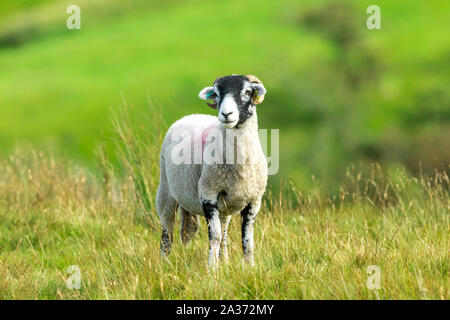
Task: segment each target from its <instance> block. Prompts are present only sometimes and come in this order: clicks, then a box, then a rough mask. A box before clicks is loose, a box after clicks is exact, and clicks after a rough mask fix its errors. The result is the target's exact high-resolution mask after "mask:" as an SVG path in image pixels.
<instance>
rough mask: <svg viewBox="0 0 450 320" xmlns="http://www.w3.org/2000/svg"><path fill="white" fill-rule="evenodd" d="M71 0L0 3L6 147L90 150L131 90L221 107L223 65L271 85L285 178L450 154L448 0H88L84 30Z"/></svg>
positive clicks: (0, 120)
mask: <svg viewBox="0 0 450 320" xmlns="http://www.w3.org/2000/svg"><path fill="white" fill-rule="evenodd" d="M24 3H25V2H24ZM68 3H69V2H68V1H52V2H51V3H47V2H43V4H42V5H38V4H35V6H34V7H30V8H29V10H27V11H22V13H21V12H18V11H17V10H16V11H14V12H13V13H14V14H7V13H4V14H3V17H1V16H0V19H2V20H1V21H3V22H2V23H1V22H0V44H2V45H1V46H0V70H1V72H0V96H1V100H0V104H1V105H0V145H1V146H2V148H1V150H2V152H3V154H7V153H8V152H9V151H10V150H11V148H12V147H13V146H14V144H15V142H17V141H18V142H22V143H23V142H31V143H32V144H33V145H35V146H42V145H46V146H49V145H50V146H53V147H56V149H64V150H68V151H69V152H70V154H71V155H72V156H74V157H77V158H82V159H84V160H88V161H91V160H90V159H92V152H93V150H94V149H95V146H96V145H97V144H98V143H99V141H101V140H103V138H106V140H108V139H109V137H110V136H111V130H110V125H109V108H110V107H111V106H116V107H117V106H120V105H121V101H122V95H123V96H125V97H127V99H129V100H130V101H132V103H133V104H134V105H135V107H136V108H139V109H142V108H143V107H144V106H145V105H146V104H147V100H148V98H149V97H150V98H151V99H152V100H153V101H154V102H156V103H157V104H160V105H162V106H163V113H164V118H165V120H166V122H168V123H170V122H171V121H173V120H175V119H177V118H179V117H181V116H183V115H185V114H189V113H194V112H203V113H213V111H212V110H211V109H208V108H207V107H206V106H205V105H204V104H203V103H202V102H201V101H199V100H198V98H197V93H198V91H199V90H200V89H201V88H202V87H203V86H205V85H208V84H210V83H211V82H212V81H213V80H214V79H215V78H216V77H217V76H218V75H222V74H231V73H254V74H257V75H258V76H259V77H260V78H261V79H263V81H264V83H265V85H266V87H267V88H268V90H269V94H268V95H267V98H266V100H265V103H264V105H262V106H261V107H260V108H259V115H260V125H261V127H263V128H279V129H280V139H281V141H280V150H281V152H280V154H281V160H280V161H281V165H280V168H281V169H280V170H281V171H280V174H279V175H278V176H277V177H278V178H282V177H287V176H289V177H290V178H291V179H294V180H295V181H296V182H297V183H298V184H300V185H302V186H306V185H310V180H309V177H310V174H311V173H314V174H316V175H323V174H324V175H325V176H326V178H327V179H329V180H330V181H337V182H338V181H339V180H340V179H342V177H343V176H342V173H343V172H342V169H341V168H342V167H345V166H346V165H348V164H349V163H351V162H358V161H363V162H364V161H379V162H381V163H386V164H394V165H396V164H403V165H405V166H406V167H407V168H408V169H410V170H412V171H413V172H418V171H419V162H421V163H422V169H423V170H427V171H428V172H432V171H433V169H434V168H435V167H441V165H442V164H444V165H445V164H446V163H448V161H449V160H450V154H449V151H448V150H450V145H449V141H450V129H449V128H450V126H449V119H450V118H449V113H448V112H449V111H448V110H450V109H449V106H450V103H449V101H450V99H449V94H448V90H447V89H446V88H447V87H448V84H449V81H448V80H449V77H448V74H450V72H449V71H450V70H449V69H448V64H446V63H445V61H446V60H448V55H449V52H450V48H449V41H448V40H449V39H448V35H447V34H446V33H445V31H444V30H446V27H445V25H444V24H445V21H446V19H445V17H446V13H447V12H448V11H449V4H448V3H447V2H443V1H431V2H427V3H424V2H420V1H414V2H408V4H407V5H406V4H405V3H404V2H402V1H390V2H389V3H383V5H382V19H383V20H382V23H383V25H382V26H383V29H382V30H375V31H369V30H367V29H366V28H365V19H366V17H367V15H366V13H365V9H366V7H367V5H368V4H369V2H367V3H366V2H364V1H362V2H359V3H358V4H352V3H351V2H346V1H340V2H330V1H322V2H316V1H304V2H302V3H301V4H299V3H298V2H297V1H277V2H274V1H253V0H251V1H249V2H247V3H246V5H245V6H244V5H242V2H240V1H234V0H233V1H226V2H211V1H202V0H196V1H191V2H181V1H170V2H167V3H166V4H165V5H157V2H156V1H140V0H131V1H127V2H123V1H99V2H95V3H92V2H89V1H81V2H80V7H81V8H82V29H81V30H79V31H69V30H67V29H66V28H65V19H66V17H67V14H66V13H65V8H66V6H67V4H68ZM370 4H371V3H370ZM18 5H19V3H18ZM2 6H3V8H6V7H5V6H4V5H3V4H2ZM4 12H6V11H4ZM148 130H150V131H151V130H152V128H150V127H149V128H148ZM355 132H357V133H358V134H355ZM437 137H440V138H439V139H438V138H437ZM109 144H110V143H109ZM308 181H309V182H308Z"/></svg>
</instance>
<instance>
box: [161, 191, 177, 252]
mask: <svg viewBox="0 0 450 320" xmlns="http://www.w3.org/2000/svg"><path fill="white" fill-rule="evenodd" d="M176 204H177V203H176V201H175V200H174V199H173V198H171V197H170V195H169V194H168V193H167V189H166V188H164V185H163V182H162V183H161V185H160V188H159V189H158V193H157V195H156V210H157V211H158V215H159V219H160V221H161V229H162V236H161V254H162V255H163V256H167V255H169V253H170V250H171V248H172V241H173V224H174V222H175V212H176Z"/></svg>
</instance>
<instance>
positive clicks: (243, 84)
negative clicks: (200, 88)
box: [214, 75, 255, 125]
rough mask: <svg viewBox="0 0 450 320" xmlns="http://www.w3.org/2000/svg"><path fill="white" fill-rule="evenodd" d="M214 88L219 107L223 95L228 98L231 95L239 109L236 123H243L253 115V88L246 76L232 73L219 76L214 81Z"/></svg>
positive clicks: (223, 97)
mask: <svg viewBox="0 0 450 320" xmlns="http://www.w3.org/2000/svg"><path fill="white" fill-rule="evenodd" d="M214 88H215V90H216V91H217V92H218V97H217V100H216V101H217V105H218V106H219V109H220V106H222V102H224V101H223V100H224V99H225V97H227V98H228V99H229V98H230V97H231V98H232V99H233V100H234V101H235V103H236V105H237V109H238V111H239V120H238V123H237V125H240V124H243V123H244V122H245V121H246V120H247V119H248V118H250V117H251V116H252V115H253V113H254V105H253V104H252V99H251V98H252V96H253V94H254V91H255V90H254V89H253V88H252V83H251V82H250V81H249V79H248V78H247V77H246V76H238V75H232V76H225V77H221V78H219V79H217V80H216V82H215V83H214ZM219 112H220V111H219Z"/></svg>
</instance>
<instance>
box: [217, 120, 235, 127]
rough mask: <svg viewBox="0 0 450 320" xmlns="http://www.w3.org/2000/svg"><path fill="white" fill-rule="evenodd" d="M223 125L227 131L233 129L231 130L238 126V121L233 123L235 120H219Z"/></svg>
mask: <svg viewBox="0 0 450 320" xmlns="http://www.w3.org/2000/svg"><path fill="white" fill-rule="evenodd" d="M219 121H220V122H221V123H222V125H223V126H224V127H225V128H227V129H231V128H234V127H235V126H236V124H237V121H236V120H235V121H233V120H231V121H230V120H219Z"/></svg>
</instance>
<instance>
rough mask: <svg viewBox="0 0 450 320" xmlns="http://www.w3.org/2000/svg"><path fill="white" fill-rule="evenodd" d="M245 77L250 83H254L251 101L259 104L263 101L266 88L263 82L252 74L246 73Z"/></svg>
mask: <svg viewBox="0 0 450 320" xmlns="http://www.w3.org/2000/svg"><path fill="white" fill-rule="evenodd" d="M246 77H247V79H248V80H249V81H250V82H251V83H255V84H256V86H255V87H256V88H255V93H254V94H253V97H252V103H254V104H260V103H261V102H263V101H264V96H265V94H266V89H265V88H264V85H263V83H262V82H261V80H259V79H258V77H256V76H254V75H252V74H248V75H246Z"/></svg>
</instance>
